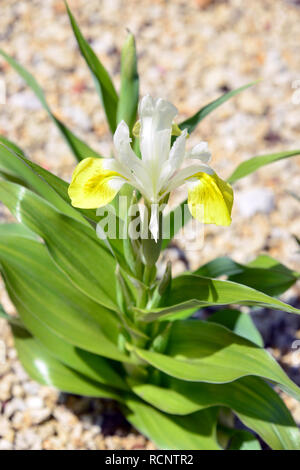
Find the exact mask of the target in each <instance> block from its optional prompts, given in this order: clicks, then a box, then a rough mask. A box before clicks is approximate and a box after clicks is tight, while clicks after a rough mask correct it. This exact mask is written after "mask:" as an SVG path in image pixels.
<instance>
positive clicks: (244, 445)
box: [227, 431, 261, 450]
mask: <svg viewBox="0 0 300 470" xmlns="http://www.w3.org/2000/svg"><path fill="white" fill-rule="evenodd" d="M227 450H261V445H260V443H259V440H258V439H256V438H255V436H253V434H251V432H248V431H235V432H234V434H233V436H232V439H231V441H230V445H229V447H228V449H227Z"/></svg>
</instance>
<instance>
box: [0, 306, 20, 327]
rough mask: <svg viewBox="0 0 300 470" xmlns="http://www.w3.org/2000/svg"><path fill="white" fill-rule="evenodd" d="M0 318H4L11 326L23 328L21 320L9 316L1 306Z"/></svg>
mask: <svg viewBox="0 0 300 470" xmlns="http://www.w3.org/2000/svg"><path fill="white" fill-rule="evenodd" d="M0 318H4V320H6V321H7V322H8V323H9V324H10V325H15V326H18V327H19V328H20V327H22V326H23V324H22V322H21V320H20V319H19V318H18V317H15V316H13V315H8V314H7V313H6V311H5V310H4V308H3V307H2V305H1V304H0Z"/></svg>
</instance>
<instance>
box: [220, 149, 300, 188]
mask: <svg viewBox="0 0 300 470" xmlns="http://www.w3.org/2000/svg"><path fill="white" fill-rule="evenodd" d="M296 155H300V150H290V151H288V152H279V153H272V154H270V155H261V156H259V157H253V158H250V159H249V160H246V161H245V162H242V163H241V164H240V165H239V166H238V167H237V168H236V169H235V170H234V172H233V173H232V174H231V175H230V177H229V178H228V180H227V181H228V182H229V183H235V182H236V181H238V180H239V179H241V178H244V177H245V176H248V175H250V174H251V173H254V171H256V170H258V169H259V168H261V167H262V166H265V165H269V164H270V163H273V162H277V161H278V160H283V159H284V158H289V157H295V156H296Z"/></svg>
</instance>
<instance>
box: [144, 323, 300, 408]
mask: <svg viewBox="0 0 300 470" xmlns="http://www.w3.org/2000/svg"><path fill="white" fill-rule="evenodd" d="M169 334H170V336H169V341H168V346H167V348H166V351H165V354H160V353H156V352H152V351H146V350H143V349H138V348H137V349H136V353H137V355H138V357H140V358H141V359H143V360H144V361H146V362H148V363H149V364H151V365H152V366H153V367H156V368H158V369H159V370H161V371H162V372H164V373H166V374H168V375H171V376H172V377H176V378H178V379H181V380H187V381H194V382H208V383H226V382H231V381H233V380H236V379H238V378H241V377H245V376H248V375H255V376H258V377H263V378H265V379H266V380H269V381H272V382H274V383H277V384H278V385H279V386H280V387H281V388H282V390H285V391H287V393H289V394H290V395H292V396H294V397H296V398H297V399H300V389H299V388H298V387H297V385H295V384H294V383H293V382H292V381H291V380H290V379H289V378H288V377H287V375H286V374H285V373H284V372H283V370H282V369H281V367H280V366H279V365H278V364H277V362H276V361H275V360H274V359H273V357H272V356H271V355H270V354H269V353H268V352H267V351H265V350H264V349H261V348H259V347H258V346H256V345H255V344H254V343H251V342H250V341H248V340H246V339H245V338H242V337H241V336H238V335H236V334H234V333H233V332H232V331H230V330H228V329H227V328H225V327H223V326H221V325H217V324H215V323H210V322H203V321H200V320H185V321H177V322H174V323H173V326H172V329H171V332H170V333H169Z"/></svg>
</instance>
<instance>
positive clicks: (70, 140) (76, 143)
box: [0, 49, 100, 161]
mask: <svg viewBox="0 0 300 470" xmlns="http://www.w3.org/2000/svg"><path fill="white" fill-rule="evenodd" d="M0 55H2V57H3V58H4V59H5V60H6V61H7V62H8V63H9V64H10V65H11V66H12V67H13V68H14V69H15V70H16V71H17V72H18V74H19V75H20V76H21V77H22V78H23V80H25V82H26V83H27V85H28V86H29V87H30V88H31V89H32V91H33V92H34V94H35V95H36V97H37V98H38V99H39V101H40V103H41V105H42V106H43V108H44V109H45V110H46V111H47V113H48V114H49V116H50V117H51V119H52V120H53V122H54V123H55V124H56V126H57V127H58V129H59V130H60V132H61V134H62V136H63V137H64V139H65V140H66V142H67V144H68V145H69V147H70V149H71V150H72V152H73V154H74V156H75V157H76V159H77V160H78V161H80V160H82V159H83V158H87V157H100V155H99V154H98V153H97V152H95V151H94V150H93V149H91V148H90V147H89V146H88V145H87V144H85V143H84V142H83V141H82V140H81V139H79V138H78V137H76V135H75V134H73V132H72V131H70V129H68V128H67V126H65V125H64V124H63V123H62V121H60V120H59V119H58V118H57V117H56V116H55V115H54V114H53V113H52V111H51V109H50V107H49V105H48V103H47V101H46V98H45V95H44V92H43V90H42V89H41V87H40V86H39V84H38V83H37V81H36V80H35V78H34V77H33V76H32V75H31V74H30V73H29V72H28V71H27V70H26V69H25V68H24V67H22V66H21V65H20V64H18V62H16V61H15V60H14V59H13V58H12V57H11V56H9V55H8V54H6V53H5V52H4V51H3V50H1V49H0Z"/></svg>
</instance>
